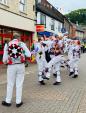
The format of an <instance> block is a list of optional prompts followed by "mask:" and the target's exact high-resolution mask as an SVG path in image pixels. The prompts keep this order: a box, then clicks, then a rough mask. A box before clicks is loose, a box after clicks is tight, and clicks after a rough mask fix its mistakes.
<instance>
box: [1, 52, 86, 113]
mask: <svg viewBox="0 0 86 113" xmlns="http://www.w3.org/2000/svg"><path fill="white" fill-rule="evenodd" d="M0 73H1V74H0V103H1V101H2V100H4V98H5V94H6V66H5V67H4V66H1V67H0ZM61 76H62V83H61V85H58V86H54V85H53V83H54V82H55V78H54V77H53V76H51V79H50V80H49V81H47V80H46V81H45V82H46V85H45V86H40V85H39V83H38V81H37V80H38V77H37V65H36V64H31V65H29V67H28V68H26V76H25V81H24V87H23V102H24V105H23V106H22V107H20V108H16V106H15V88H14V93H13V100H12V106H11V107H9V108H8V107H4V106H2V105H0V113H86V54H82V56H81V59H80V63H79V77H78V78H76V79H74V78H71V77H69V76H68V71H67V70H66V69H65V68H62V69H61Z"/></svg>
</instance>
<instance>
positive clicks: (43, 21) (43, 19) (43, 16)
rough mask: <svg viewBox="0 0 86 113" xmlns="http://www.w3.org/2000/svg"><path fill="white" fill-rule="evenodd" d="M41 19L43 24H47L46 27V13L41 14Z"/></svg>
mask: <svg viewBox="0 0 86 113" xmlns="http://www.w3.org/2000/svg"><path fill="white" fill-rule="evenodd" d="M40 19H41V20H40V22H41V23H40V24H43V25H45V27H46V16H45V15H44V14H41V18H40Z"/></svg>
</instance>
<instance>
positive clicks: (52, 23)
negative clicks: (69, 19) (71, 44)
mask: <svg viewBox="0 0 86 113" xmlns="http://www.w3.org/2000/svg"><path fill="white" fill-rule="evenodd" d="M51 30H53V31H54V30H55V20H54V19H53V18H52V19H51Z"/></svg>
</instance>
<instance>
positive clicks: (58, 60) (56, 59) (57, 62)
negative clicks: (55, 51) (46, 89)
mask: <svg viewBox="0 0 86 113" xmlns="http://www.w3.org/2000/svg"><path fill="white" fill-rule="evenodd" d="M62 59H63V57H62V55H58V56H55V57H54V58H52V60H51V61H50V62H49V63H48V64H47V68H49V72H47V74H46V77H48V78H50V68H52V65H53V66H55V70H56V73H57V78H56V81H58V82H61V77H60V66H61V61H62Z"/></svg>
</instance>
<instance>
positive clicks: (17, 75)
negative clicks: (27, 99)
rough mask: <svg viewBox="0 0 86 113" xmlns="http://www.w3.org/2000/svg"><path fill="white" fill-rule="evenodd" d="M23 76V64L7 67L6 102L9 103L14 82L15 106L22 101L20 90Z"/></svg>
mask: <svg viewBox="0 0 86 113" xmlns="http://www.w3.org/2000/svg"><path fill="white" fill-rule="evenodd" d="M24 75H25V66H24V64H14V65H8V68H7V95H6V102H7V103H11V100H12V93H13V87H14V84H15V82H16V104H19V103H20V102H21V101H22V88H23V81H24Z"/></svg>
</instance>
